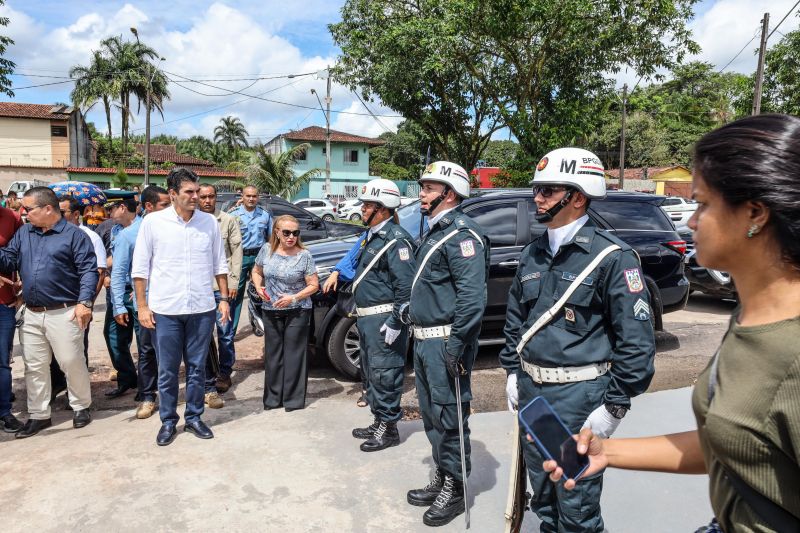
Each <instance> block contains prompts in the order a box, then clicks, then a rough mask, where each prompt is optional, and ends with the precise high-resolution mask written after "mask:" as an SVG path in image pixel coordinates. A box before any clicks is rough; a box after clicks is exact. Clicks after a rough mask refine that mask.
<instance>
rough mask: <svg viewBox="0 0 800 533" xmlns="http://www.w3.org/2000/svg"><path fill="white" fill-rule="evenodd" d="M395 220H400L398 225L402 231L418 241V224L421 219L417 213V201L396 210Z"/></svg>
mask: <svg viewBox="0 0 800 533" xmlns="http://www.w3.org/2000/svg"><path fill="white" fill-rule="evenodd" d="M397 218H398V219H399V220H400V225H401V226H403V229H405V230H406V231H407V232H408V233H410V234H411V236H412V237H414V238H415V239H419V224H420V220H421V219H422V215H420V213H419V200H414V202H413V203H410V204H408V205H406V206H403V207H401V208H400V209H398V210H397Z"/></svg>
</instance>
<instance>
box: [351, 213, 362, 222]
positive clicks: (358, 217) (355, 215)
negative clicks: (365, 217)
mask: <svg viewBox="0 0 800 533" xmlns="http://www.w3.org/2000/svg"><path fill="white" fill-rule="evenodd" d="M350 220H352V221H353V222H358V221H359V220H361V215H360V214H358V213H353V214H352V215H350Z"/></svg>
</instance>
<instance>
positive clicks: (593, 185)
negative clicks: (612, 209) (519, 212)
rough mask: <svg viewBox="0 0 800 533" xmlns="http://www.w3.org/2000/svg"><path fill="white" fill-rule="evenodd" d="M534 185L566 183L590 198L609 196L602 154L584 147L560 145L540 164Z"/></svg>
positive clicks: (534, 178)
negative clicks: (561, 146) (601, 158)
mask: <svg viewBox="0 0 800 533" xmlns="http://www.w3.org/2000/svg"><path fill="white" fill-rule="evenodd" d="M531 185H534V186H536V185H565V186H568V187H573V188H575V189H577V190H579V191H581V192H582V193H583V194H584V195H585V196H586V197H587V198H605V197H606V178H605V170H604V169H603V163H602V162H601V161H600V158H599V157H597V156H596V155H594V154H593V153H592V152H590V151H589V150H584V149H583V148H559V149H558V150H553V151H552V152H549V153H548V154H547V155H545V156H544V157H543V158H542V159H541V160H539V164H538V165H536V173H535V174H534V176H533V181H531Z"/></svg>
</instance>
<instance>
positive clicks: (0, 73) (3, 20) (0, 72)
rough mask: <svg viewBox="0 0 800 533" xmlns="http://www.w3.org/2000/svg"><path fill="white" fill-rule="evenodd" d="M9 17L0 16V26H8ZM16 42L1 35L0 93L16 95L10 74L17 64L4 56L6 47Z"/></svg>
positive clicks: (1, 0) (1, 1)
mask: <svg viewBox="0 0 800 533" xmlns="http://www.w3.org/2000/svg"><path fill="white" fill-rule="evenodd" d="M5 3H6V2H5V0H0V6H2V5H3V4H5ZM8 23H9V20H8V17H0V26H8ZM12 44H14V40H13V39H11V38H10V37H6V36H5V35H0V93H5V94H6V96H9V97H11V98H13V97H14V91H12V90H11V80H10V79H9V76H10V75H11V74H13V72H14V67H16V66H17V65H16V64H14V62H13V61H11V60H9V59H6V58H4V57H3V55H5V53H6V48H8V47H9V46H11V45H12Z"/></svg>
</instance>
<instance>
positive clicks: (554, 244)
mask: <svg viewBox="0 0 800 533" xmlns="http://www.w3.org/2000/svg"><path fill="white" fill-rule="evenodd" d="M588 220H589V215H583V216H582V217H581V218H579V219H578V220H574V221H572V222H570V223H569V224H567V225H566V226H561V227H560V228H547V238H548V239H549V241H550V253H551V254H552V255H553V257H555V255H556V252H558V249H559V248H561V245H562V244H564V243H565V242H569V241H570V240H572V238H573V237H574V236H575V234H576V233H578V230H579V229H581V228H582V227H583V225H584V224H586V222H587V221H588Z"/></svg>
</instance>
